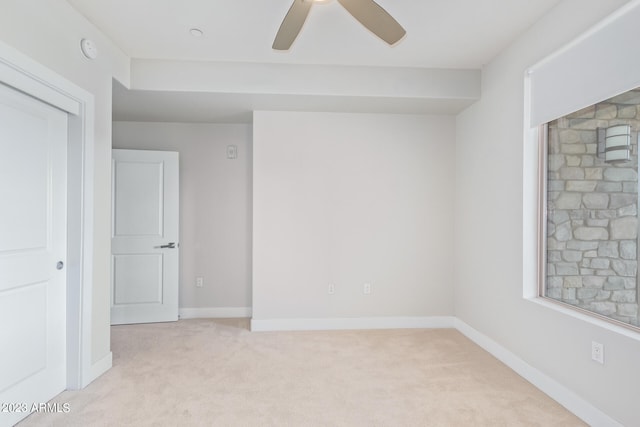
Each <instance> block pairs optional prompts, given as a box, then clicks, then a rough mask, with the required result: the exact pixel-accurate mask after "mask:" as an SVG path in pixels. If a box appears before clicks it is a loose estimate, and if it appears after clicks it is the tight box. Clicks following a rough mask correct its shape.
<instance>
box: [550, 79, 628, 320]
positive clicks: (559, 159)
mask: <svg viewBox="0 0 640 427" xmlns="http://www.w3.org/2000/svg"><path fill="white" fill-rule="evenodd" d="M544 129H545V130H544V132H545V136H546V143H545V145H546V153H545V154H544V156H543V157H544V160H545V163H546V182H545V190H544V191H543V198H544V199H545V200H544V201H543V204H542V205H543V210H544V213H545V215H542V219H541V221H542V222H543V224H541V225H542V229H543V230H546V245H543V248H542V252H543V253H542V256H543V259H545V262H544V263H543V265H544V266H545V270H546V271H545V272H544V275H543V279H544V280H543V281H544V283H543V284H542V286H541V289H540V293H541V296H544V297H547V298H551V299H553V300H556V301H558V302H561V303H564V304H569V305H571V306H574V307H576V308H579V309H582V310H587V311H589V312H591V313H594V314H596V315H598V316H603V317H605V318H607V319H609V320H612V321H617V322H622V323H624V324H625V325H627V326H632V327H638V326H640V317H639V312H638V300H639V290H638V226H639V223H638V130H639V129H640V89H634V90H631V91H628V92H625V93H623V94H621V95H618V96H615V97H613V98H610V99H607V100H605V101H602V102H599V103H597V104H594V105H591V106H589V107H587V108H584V109H581V110H579V111H576V112H574V113H571V114H568V115H565V116H563V117H561V118H559V119H557V120H554V121H552V122H549V123H547V124H546V125H545V126H544Z"/></svg>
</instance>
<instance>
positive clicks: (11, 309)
mask: <svg viewBox="0 0 640 427" xmlns="http://www.w3.org/2000/svg"><path fill="white" fill-rule="evenodd" d="M66 150H67V114H66V113H64V112H62V111H60V110H58V109H56V108H54V107H51V106H49V105H47V104H44V103H42V102H40V101H38V100H36V99H34V98H31V97H29V96H28V95H25V94H23V93H21V92H18V91H16V90H13V89H11V88H9V87H8V86H5V85H2V84H0V196H1V199H0V200H1V203H2V206H1V208H0V343H2V344H1V345H2V351H0V402H20V403H24V404H28V405H29V407H30V405H31V403H40V402H47V401H48V400H50V399H51V398H52V397H54V396H55V395H56V394H58V393H60V392H61V391H63V390H64V389H65V387H66V270H65V269H64V268H61V269H57V268H56V267H57V263H58V262H62V263H64V262H65V261H66V259H65V258H66V245H67V242H66V238H67V236H66V234H67V232H66V226H67V218H66V204H67V201H66V193H67V183H66V158H67V152H66ZM25 415H26V414H25V413H21V412H13V413H0V425H4V424H8V425H11V424H14V423H15V422H17V421H19V420H20V419H21V418H23V417H24V416H25Z"/></svg>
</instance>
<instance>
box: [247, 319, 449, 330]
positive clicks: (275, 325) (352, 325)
mask: <svg viewBox="0 0 640 427" xmlns="http://www.w3.org/2000/svg"><path fill="white" fill-rule="evenodd" d="M454 319H455V318H454V317H451V316H432V317H354V318H322V319H262V320H261V319H251V330H252V331H318V330H345V329H434V328H453V325H454Z"/></svg>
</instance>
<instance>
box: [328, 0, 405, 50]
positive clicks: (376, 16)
mask: <svg viewBox="0 0 640 427" xmlns="http://www.w3.org/2000/svg"><path fill="white" fill-rule="evenodd" d="M338 2H339V3H340V4H341V5H342V6H343V7H344V8H345V9H347V11H348V12H349V13H350V14H351V15H353V17H354V18H356V19H357V20H358V21H360V23H361V24H362V25H364V26H365V27H367V29H369V31H371V32H372V33H373V34H375V35H376V36H378V37H380V38H381V39H382V40H384V41H385V42H387V43H389V44H394V43H396V42H397V41H398V40H400V39H401V38H402V37H404V35H405V34H406V33H407V32H406V31H405V29H404V28H402V25H400V24H398V21H396V20H395V19H393V17H392V16H391V15H389V13H388V12H387V11H386V10H384V9H383V8H382V7H381V6H380V5H379V4H378V3H376V2H375V1H373V0H338Z"/></svg>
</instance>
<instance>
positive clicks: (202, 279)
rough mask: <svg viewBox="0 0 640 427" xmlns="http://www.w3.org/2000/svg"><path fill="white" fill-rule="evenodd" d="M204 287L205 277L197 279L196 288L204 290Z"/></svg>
mask: <svg viewBox="0 0 640 427" xmlns="http://www.w3.org/2000/svg"><path fill="white" fill-rule="evenodd" d="M203 286H204V277H196V288H202V287H203Z"/></svg>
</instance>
